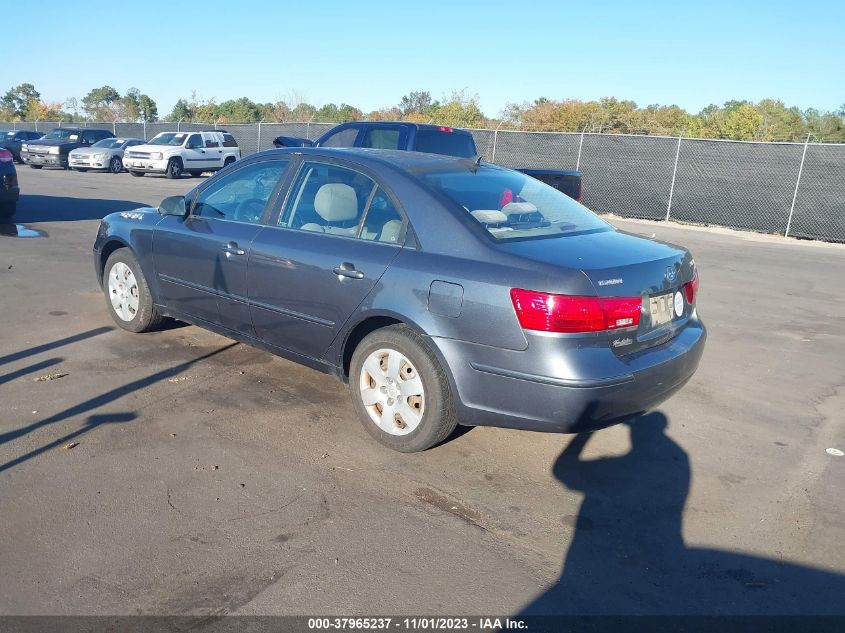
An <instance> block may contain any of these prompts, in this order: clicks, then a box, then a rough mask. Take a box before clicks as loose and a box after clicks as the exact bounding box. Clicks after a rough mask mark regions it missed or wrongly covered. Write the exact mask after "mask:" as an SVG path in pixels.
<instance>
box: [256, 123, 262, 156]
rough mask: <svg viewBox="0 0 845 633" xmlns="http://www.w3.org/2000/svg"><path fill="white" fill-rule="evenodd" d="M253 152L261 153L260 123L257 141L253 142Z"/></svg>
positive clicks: (259, 124)
mask: <svg viewBox="0 0 845 633" xmlns="http://www.w3.org/2000/svg"><path fill="white" fill-rule="evenodd" d="M255 151H256V152H260V151H261V121H259V122H258V140H257V141H256V142H255Z"/></svg>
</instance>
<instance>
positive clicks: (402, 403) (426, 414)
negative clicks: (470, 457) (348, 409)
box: [349, 325, 457, 453]
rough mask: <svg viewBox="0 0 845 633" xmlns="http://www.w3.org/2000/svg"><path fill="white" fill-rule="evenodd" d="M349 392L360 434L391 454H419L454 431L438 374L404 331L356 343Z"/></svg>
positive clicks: (433, 361) (396, 328) (418, 340)
mask: <svg viewBox="0 0 845 633" xmlns="http://www.w3.org/2000/svg"><path fill="white" fill-rule="evenodd" d="M349 389H350V391H351V393H352V402H353V405H354V406H355V409H356V411H357V412H358V417H359V419H360V420H361V422H362V423H363V424H364V428H366V429H367V431H368V432H369V433H370V435H372V436H373V437H374V438H375V439H376V440H378V441H379V442H381V443H382V444H384V445H386V446H389V447H390V448H392V449H394V450H396V451H400V452H402V453H414V452H417V451H424V450H425V449H427V448H430V447H432V446H434V445H435V444H438V443H440V442H442V441H443V440H445V439H446V438H447V437H448V436H449V435H450V434H451V433H452V431H454V430H455V426H456V425H457V414H456V413H455V407H454V404H453V402H452V393H451V390H450V388H449V382H448V380H447V379H446V375H445V373H444V371H443V368H442V367H441V366H440V363H439V362H438V360H437V357H436V356H435V355H434V353H433V352H432V351H431V349H430V348H429V347H428V345H427V344H426V342H425V341H424V340H423V338H422V337H421V336H420V335H419V334H417V333H416V332H414V331H413V330H411V329H410V328H408V327H406V326H404V325H393V326H390V327H386V328H382V329H380V330H376V331H375V332H372V333H370V334H368V335H367V336H366V337H365V338H364V340H362V341H361V343H360V344H359V345H358V347H357V348H356V349H355V353H354V354H353V355H352V362H351V363H350V371H349Z"/></svg>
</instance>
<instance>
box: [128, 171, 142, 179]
mask: <svg viewBox="0 0 845 633" xmlns="http://www.w3.org/2000/svg"><path fill="white" fill-rule="evenodd" d="M129 173H130V174H132V175H133V176H135V178H142V177H143V176H144V172H142V171H130V172H129Z"/></svg>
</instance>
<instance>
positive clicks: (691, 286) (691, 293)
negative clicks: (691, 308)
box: [684, 270, 698, 305]
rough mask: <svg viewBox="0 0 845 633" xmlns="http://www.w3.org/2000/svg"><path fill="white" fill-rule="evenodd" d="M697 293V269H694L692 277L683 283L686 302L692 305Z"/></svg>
mask: <svg viewBox="0 0 845 633" xmlns="http://www.w3.org/2000/svg"><path fill="white" fill-rule="evenodd" d="M697 294H698V271H697V270H696V271H695V272H694V273H693V275H692V279H691V280H689V281H688V282H687V283H685V284H684V296H685V297H686V298H687V303H688V304H690V305H693V303H695V295H697Z"/></svg>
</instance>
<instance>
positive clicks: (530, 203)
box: [421, 164, 611, 240]
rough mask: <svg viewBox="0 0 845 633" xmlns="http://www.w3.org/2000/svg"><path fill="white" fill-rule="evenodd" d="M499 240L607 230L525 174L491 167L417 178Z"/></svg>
mask: <svg viewBox="0 0 845 633" xmlns="http://www.w3.org/2000/svg"><path fill="white" fill-rule="evenodd" d="M421 176H422V178H423V180H424V181H425V182H427V183H429V184H430V185H432V186H434V188H435V189H437V190H439V191H441V192H442V193H444V194H445V195H446V196H447V197H449V198H451V199H452V200H453V201H454V202H456V203H457V204H458V205H459V206H461V207H463V208H464V209H466V211H467V213H469V214H470V215H471V216H472V217H473V218H475V220H476V221H477V222H478V223H479V224H481V225H482V226H483V227H484V228H485V229H487V231H488V232H489V233H490V234H491V235H492V236H493V237H495V238H496V239H497V240H511V239H520V238H531V237H552V236H561V235H567V234H572V233H581V232H584V231H591V230H596V229H605V230H610V228H611V227H610V225H609V224H607V223H606V222H605V221H604V220H601V219H600V218H599V217H598V216H597V215H595V214H594V213H593V212H592V211H590V210H589V209H588V208H587V207H585V206H583V205H581V204H579V203H578V202H576V201H575V200H573V199H572V198H570V197H569V196H567V195H566V194H563V193H561V192H560V191H558V190H557V189H555V188H553V187H550V186H548V185H546V184H544V183H542V182H540V181H539V180H535V179H534V178H531V177H529V176H526V175H525V174H521V173H519V172H517V171H511V170H510V169H504V168H502V167H496V166H495V165H487V164H483V165H481V166H480V167H478V169H476V170H473V169H472V168H469V167H467V168H465V169H455V170H451V171H439V172H429V173H424V174H421Z"/></svg>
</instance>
